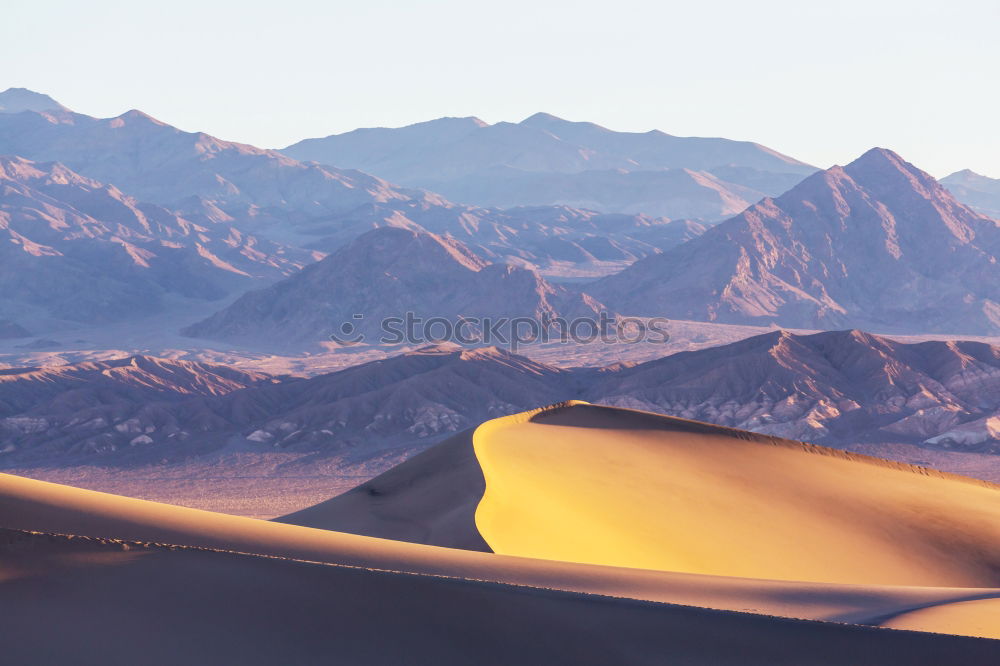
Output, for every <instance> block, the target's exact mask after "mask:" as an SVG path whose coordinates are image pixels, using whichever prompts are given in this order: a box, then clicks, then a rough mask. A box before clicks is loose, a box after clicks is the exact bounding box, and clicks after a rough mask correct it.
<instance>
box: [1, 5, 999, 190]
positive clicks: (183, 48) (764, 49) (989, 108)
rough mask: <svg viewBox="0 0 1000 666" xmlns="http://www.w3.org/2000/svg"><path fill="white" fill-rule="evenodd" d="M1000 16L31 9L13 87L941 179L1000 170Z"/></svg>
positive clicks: (679, 9) (865, 10) (188, 117)
mask: <svg viewBox="0 0 1000 666" xmlns="http://www.w3.org/2000/svg"><path fill="white" fill-rule="evenodd" d="M997 25H1000V4H997V3H996V2H992V1H990V0H959V1H957V2H953V3H950V4H948V5H944V4H941V3H931V2H904V1H902V0H883V1H880V2H861V1H858V0H848V1H847V2H842V3H836V4H824V5H816V4H813V3H808V4H807V3H796V2H792V1H791V0H765V1H764V2H759V3H753V5H748V4H745V3H738V2H733V1H716V2H705V3H691V2H684V3H682V2H658V3H652V2H638V1H635V0H625V1H624V2H619V3H616V4H615V5H614V6H613V8H609V7H608V6H607V5H606V4H605V3H598V2H594V1H591V0H585V1H581V2H573V3H570V2H562V1H559V2H548V3H544V6H539V4H538V3H529V2H525V1H523V0H512V1H511V2H507V3H503V4H499V3H485V2H459V1H458V0H435V1H431V2H424V3H419V5H418V4H417V3H412V4H406V3H400V2H391V1H389V0H371V1H369V2H365V3H346V2H340V1H335V2H329V3H320V2H312V1H305V0H292V1H291V2H284V3H280V4H278V5H273V4H271V3H263V2H243V3H235V2H217V3H213V4H211V5H203V4H200V3H194V2H191V1H190V0H179V1H178V2H175V3H171V4H169V5H168V4H165V3H161V4H157V5H139V4H135V3H127V2H120V1H115V0H98V1H96V2H91V3H86V4H80V3H72V2H68V1H66V0H56V1H54V2H50V3H45V4H39V3H28V2H15V3H12V4H10V5H9V6H6V7H5V20H4V21H3V22H2V24H0V63H2V64H3V65H4V67H3V71H4V72H5V74H6V76H4V77H0V89H5V88H7V87H9V86H11V87H25V88H30V89H32V90H36V91H39V92H43V93H46V94H49V95H52V96H53V97H54V98H55V99H57V100H58V101H60V102H62V103H63V104H65V105H66V106H68V107H70V108H72V109H74V110H76V111H79V112H81V113H87V114H90V115H95V116H100V117H108V116H115V115H118V114H120V113H122V112H124V111H126V110H128V109H130V108H139V109H141V110H143V111H145V112H147V113H149V114H151V115H153V116H155V117H157V118H159V119H161V120H163V121H165V122H168V123H171V124H174V125H177V126H179V127H181V128H182V129H186V130H192V131H193V130H202V131H206V132H208V133H210V134H213V135H216V136H219V137H222V138H225V139H230V140H236V141H243V142H247V143H252V144H254V145H258V146H263V147H284V146H286V145H288V144H291V143H293V142H295V141H298V140H300V139H303V138H307V137H316V136H325V135H328V134H331V133H339V132H344V131H349V130H351V129H354V128H356V127H371V126H401V125H407V124H411V123H414V122H420V121H424V120H429V119H432V118H437V117H441V116H470V115H474V116H478V117H480V118H482V119H483V120H486V121H487V122H497V121H501V120H508V121H519V120H521V119H523V118H525V117H527V116H529V115H531V114H533V113H535V112H537V111H546V112H549V113H553V114H555V115H558V116H560V117H564V118H567V119H570V120H589V121H593V122H597V123H599V124H602V125H605V126H607V127H610V128H612V129H617V130H631V131H647V130H650V129H654V128H655V129H661V130H663V131H665V132H668V133H671V134H676V135H682V136H723V137H727V138H733V139H747V140H753V141H757V142H760V143H762V144H764V145H767V146H769V147H772V148H774V149H776V150H779V151H781V152H783V153H786V154H788V155H791V156H793V157H796V158H798V159H801V160H804V161H807V162H810V163H812V164H814V165H816V166H819V167H827V166H829V165H831V164H834V163H840V164H844V163H847V162H849V161H850V160H852V159H853V158H854V157H856V156H857V155H859V154H861V153H863V152H864V151H865V150H866V149H868V148H870V147H872V146H876V145H878V146H884V147H888V148H891V149H893V150H896V151H897V152H900V153H901V154H903V155H905V156H906V157H907V158H908V159H910V160H911V161H913V162H914V163H916V164H918V165H920V166H921V167H923V168H925V169H927V170H928V171H930V172H931V173H933V174H934V175H935V176H938V177H941V176H945V175H947V174H949V173H952V172H954V171H957V170H960V169H965V168H969V169H972V170H974V171H977V172H979V173H982V174H984V175H987V176H991V177H994V178H996V177H1000V133H998V132H997V131H996V128H995V124H996V120H995V118H996V108H997V107H998V103H1000V90H998V88H997V87H996V86H995V85H994V84H993V82H994V80H995V76H996V73H995V68H996V64H997V63H998V62H1000V40H997V39H996V26H997Z"/></svg>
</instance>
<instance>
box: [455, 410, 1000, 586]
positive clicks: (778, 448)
mask: <svg viewBox="0 0 1000 666" xmlns="http://www.w3.org/2000/svg"><path fill="white" fill-rule="evenodd" d="M475 448H476V455H477V457H478V459H479V460H480V462H481V464H482V468H483V470H484V473H485V477H486V494H485V496H484V497H483V501H482V502H481V503H480V505H479V508H478V511H477V513H476V524H477V525H478V527H479V531H480V532H481V533H482V535H483V537H484V538H485V539H486V542H487V543H488V544H489V545H490V547H491V548H492V549H493V550H494V551H496V552H497V553H505V554H510V555H520V556H525V557H537V558H544V559H551V560H562V561H571V562H590V563H594V564H610V565H615V566H623V567H640V568H647V569H658V570H664V571H685V572H690V573H703V574H713V575H727V576H742V577H749V578H763V579H780V580H797V581H819V582H838V583H861V584H882V585H920V586H955V587H995V586H1000V491H998V488H997V487H996V486H993V485H991V484H988V483H986V482H980V481H973V480H970V479H964V478H962V477H957V476H950V475H945V474H942V473H935V472H931V471H928V470H924V469H922V468H918V467H912V466H909V465H904V464H900V463H891V462H887V461H881V460H878V459H874V458H867V457H865V456H860V455H855V454H847V453H843V452H841V451H836V450H833V449H825V448H822V447H817V446H810V445H805V444H799V443H796V442H790V441H787V440H780V439H775V438H771V437H767V436H763V435H755V434H752V433H748V432H744V431H738V430H731V429H727V428H722V427H718V426H710V425H706V424H702V423H697V422H693V421H685V420H682V419H676V418H670V417H662V416H656V415H652V414H646V413H643V412H634V411H629V410H622V409H612V408H607V407H598V406H594V405H587V404H572V405H570V406H568V407H564V408H560V409H550V410H544V411H539V412H535V413H525V414H521V415H515V416H512V417H507V418H503V419H495V420H493V421H490V422H488V423H486V424H484V425H483V426H481V427H480V428H479V429H478V430H477V431H476V434H475ZM555 470H557V473H556V472H555Z"/></svg>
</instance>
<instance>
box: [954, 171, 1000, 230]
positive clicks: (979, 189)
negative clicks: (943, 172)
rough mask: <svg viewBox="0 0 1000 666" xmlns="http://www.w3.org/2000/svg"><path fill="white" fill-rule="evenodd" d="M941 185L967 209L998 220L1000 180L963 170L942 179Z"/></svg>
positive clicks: (999, 212)
mask: <svg viewBox="0 0 1000 666" xmlns="http://www.w3.org/2000/svg"><path fill="white" fill-rule="evenodd" d="M941 184H942V185H944V186H945V188H947V190H948V191H949V192H951V193H952V194H953V195H954V196H955V198H956V199H958V200H959V201H961V202H962V203H964V204H965V205H966V206H968V207H969V208H973V209H975V210H977V211H979V212H980V213H983V214H984V215H988V216H989V217H992V218H994V219H1000V178H989V177H987V176H981V175H979V174H978V173H976V172H975V171H970V170H969V169H965V170H963V171H957V172H955V173H953V174H951V175H950V176H947V177H945V178H942V179H941Z"/></svg>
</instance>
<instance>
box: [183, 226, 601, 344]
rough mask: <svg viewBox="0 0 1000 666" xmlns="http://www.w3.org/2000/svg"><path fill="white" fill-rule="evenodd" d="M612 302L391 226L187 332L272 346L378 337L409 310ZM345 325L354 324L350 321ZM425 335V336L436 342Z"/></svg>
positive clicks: (431, 312) (553, 307) (550, 312)
mask: <svg viewBox="0 0 1000 666" xmlns="http://www.w3.org/2000/svg"><path fill="white" fill-rule="evenodd" d="M603 309H604V308H603V306H601V304H600V303H597V302H596V301H594V300H593V299H591V298H590V297H588V296H586V295H585V294H579V293H577V292H574V291H572V290H570V289H567V288H565V287H562V286H558V285H552V284H550V283H548V282H546V281H545V280H544V279H542V278H541V277H540V276H539V275H538V274H537V273H535V272H534V271H530V270H527V269H523V268H517V267H514V266H511V265H507V264H487V263H486V262H484V261H483V260H482V259H480V258H479V257H477V256H476V255H474V254H473V253H472V252H470V251H469V250H468V248H466V247H465V246H464V245H462V244H461V243H459V242H457V241H455V240H452V239H448V238H444V237H441V236H437V235H434V234H430V233H427V232H423V231H416V230H411V229H400V228H392V227H387V228H382V229H376V230H374V231H371V232H369V233H367V234H365V235H364V236H362V237H361V238H358V239H357V240H356V241H354V242H353V243H351V244H350V245H348V246H347V247H344V248H342V249H341V250H339V251H337V252H336V253H334V254H332V255H330V256H328V257H327V258H325V259H323V260H322V261H320V262H318V263H316V264H314V265H312V266H309V267H307V268H306V269H304V270H303V271H301V272H300V273H297V274H296V275H293V276H292V277H290V278H288V279H286V280H283V281H281V282H279V283H277V284H275V285H272V286H271V287H267V288H265V289H261V290H259V291H253V292H250V293H248V294H245V295H244V296H242V297H241V298H240V299H239V300H237V301H236V302H235V303H233V304H232V305H231V306H229V307H227V308H226V309H224V310H222V311H221V312H219V313H217V314H215V315H213V316H212V317H210V318H209V319H206V320H205V321H202V322H199V323H197V324H194V325H192V326H189V327H188V328H186V329H184V333H185V334H186V335H191V336H195V337H204V338H214V339H220V340H233V341H267V342H269V343H271V344H276V343H277V344H280V343H282V342H296V343H301V342H323V341H329V339H330V335H331V334H338V335H340V337H341V338H343V339H345V340H351V339H353V338H354V336H355V334H364V335H365V336H366V339H367V341H368V342H369V343H370V344H371V343H373V342H377V341H378V340H379V339H380V338H381V336H382V334H383V330H382V327H381V322H382V321H383V320H384V319H386V318H387V317H400V318H402V317H405V316H406V315H407V313H412V314H414V315H416V316H417V317H420V318H422V319H424V320H429V319H431V318H444V319H447V320H448V321H451V322H457V321H458V320H459V319H460V318H467V317H477V318H485V317H489V318H493V319H496V318H500V317H530V318H533V319H535V320H540V319H542V318H544V317H551V318H555V317H559V316H562V317H565V318H567V319H571V318H573V317H577V316H589V317H592V318H593V317H596V315H597V314H598V313H599V312H600V311H602V310H603ZM355 315H361V317H360V318H358V317H355ZM344 324H349V325H350V327H351V328H350V329H349V330H345V329H342V328H341V326H342V325H344ZM396 328H397V329H400V327H398V326H397V327H396ZM400 330H401V329H400ZM421 330H422V329H421ZM417 334H418V335H420V336H421V339H418V340H416V342H417V343H419V342H421V341H425V342H429V341H431V340H430V339H429V338H428V337H427V336H425V335H424V334H423V333H421V332H420V331H418V333H417ZM471 334H472V333H471V330H470V332H469V335H471ZM438 335H441V333H438ZM402 342H404V340H402V339H399V340H396V341H395V344H400V343H402ZM410 344H413V342H411V343H410Z"/></svg>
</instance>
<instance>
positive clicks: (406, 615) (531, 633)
mask: <svg viewBox="0 0 1000 666" xmlns="http://www.w3.org/2000/svg"><path fill="white" fill-rule="evenodd" d="M3 536H4V537H5V542H6V543H5V544H4V546H5V547H4V548H3V551H2V552H3V560H2V562H3V565H4V568H5V569H7V568H10V567H11V566H12V565H16V564H17V563H18V562H19V561H22V560H24V559H29V558H30V559H35V560H37V559H39V552H41V553H44V554H45V558H44V560H45V562H44V564H43V566H42V567H39V568H41V569H44V570H39V568H36V569H35V570H34V571H31V572H28V571H25V572H24V573H22V575H21V576H20V577H18V578H16V579H13V580H6V581H5V582H3V583H2V585H0V592H2V593H0V612H2V613H3V617H4V622H3V623H2V624H0V636H2V637H3V638H4V639H5V640H4V662H5V663H11V664H46V665H51V664H70V663H72V664H80V665H89V664H95V665H96V664H150V665H156V666H159V665H164V666H166V665H175V664H252V665H256V664H260V665H265V664H267V665H272V666H273V665H274V664H327V663H333V664H379V665H382V664H427V665H431V664H435V665H441V664H455V665H467V664H497V665H510V664H526V665H529V664H539V665H542V664H546V665H551V664H588V665H589V664H593V665H595V666H597V665H607V664H636V665H645V664H649V665H650V666H653V665H660V664H664V663H681V664H713V665H729V664H732V665H734V666H735V665H741V666H742V665H753V664H760V665H762V666H763V665H772V664H773V665H781V664H789V665H801V664H809V663H826V664H831V663H833V664H872V665H875V664H887V663H904V662H905V663H909V664H928V665H930V664H941V663H964V664H979V663H989V660H990V659H992V658H995V656H996V654H997V652H996V646H995V644H994V643H995V642H994V641H986V640H982V639H973V638H959V637H954V636H935V635H933V634H924V633H913V632H896V631H889V630H880V629H871V628H867V627H857V626H852V625H841V624H832V623H820V622H804V621H799V620H786V619H780V618H774V617H767V616H762V615H755V614H751V613H732V612H725V611H716V610H708V609H702V608H692V607H685V606H672V605H665V604H650V603H642V602H636V601H631V600H628V599H613V598H606V597H593V596H586V595H580V594H572V593H564V592H554V591H546V590H537V589H533V588H524V587H518V586H510V585H496V584H490V583H483V582H476V581H467V580H461V579H441V578H436V577H429V576H415V575H408V574H398V573H391V572H381V571H369V570H365V569H360V568H346V567H335V566H328V565H319V564H313V563H306V562H298V561H293V560H276V559H268V558H261V557H254V556H245V555H235V554H230V553H218V552H212V551H199V550H193V549H185V548H181V549H174V550H165V549H160V548H155V547H149V546H142V545H137V544H127V543H121V542H107V541H105V542H89V543H88V542H84V543H80V541H81V539H79V538H77V539H73V540H68V541H67V540H61V539H59V538H58V537H52V536H49V535H32V534H29V535H23V534H16V535H9V534H4V535H3ZM126 547H127V548H129V550H125V551H123V550H122V549H123V548H126ZM12 551H13V552H14V553H15V554H14V555H12V554H11V553H12Z"/></svg>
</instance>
